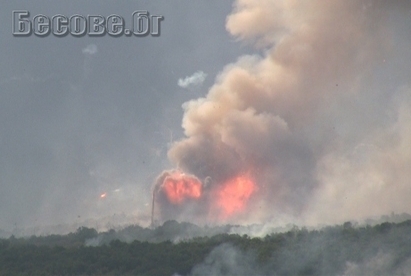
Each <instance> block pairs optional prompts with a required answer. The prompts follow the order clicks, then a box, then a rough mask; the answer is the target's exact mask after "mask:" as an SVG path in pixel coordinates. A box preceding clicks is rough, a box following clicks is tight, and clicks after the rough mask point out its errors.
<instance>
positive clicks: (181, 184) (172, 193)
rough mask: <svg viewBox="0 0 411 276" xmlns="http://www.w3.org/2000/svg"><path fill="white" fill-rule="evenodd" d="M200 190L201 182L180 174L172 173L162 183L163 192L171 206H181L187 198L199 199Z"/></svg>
mask: <svg viewBox="0 0 411 276" xmlns="http://www.w3.org/2000/svg"><path fill="white" fill-rule="evenodd" d="M201 189H202V186H201V182H200V181H199V180H198V179H197V178H196V177H194V176H189V175H186V174H184V173H181V172H174V173H172V174H171V175H169V176H167V177H166V178H165V179H164V182H163V190H164V192H165V194H166V195H167V198H168V200H169V201H170V202H171V203H173V204H181V203H182V202H183V201H185V199H187V198H193V199H197V198H200V197H201V192H202V191H201Z"/></svg>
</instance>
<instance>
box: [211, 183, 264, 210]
mask: <svg viewBox="0 0 411 276" xmlns="http://www.w3.org/2000/svg"><path fill="white" fill-rule="evenodd" d="M256 189H257V187H256V185H255V183H254V181H253V180H252V179H251V178H250V177H249V175H240V176H237V177H234V178H232V179H229V180H228V181H226V182H225V183H224V184H223V185H222V187H221V188H220V189H219V190H218V191H217V205H218V207H219V208H221V209H222V213H221V217H222V218H227V217H229V216H231V215H233V214H235V213H238V212H240V211H242V210H244V209H245V207H246V204H247V202H248V199H249V198H250V196H251V195H252V194H253V192H254V191H255V190H256Z"/></svg>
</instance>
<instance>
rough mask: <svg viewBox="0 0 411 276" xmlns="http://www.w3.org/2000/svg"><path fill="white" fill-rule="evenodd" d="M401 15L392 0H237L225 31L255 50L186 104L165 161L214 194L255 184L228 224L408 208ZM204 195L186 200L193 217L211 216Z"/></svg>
mask: <svg viewBox="0 0 411 276" xmlns="http://www.w3.org/2000/svg"><path fill="white" fill-rule="evenodd" d="M409 11H411V3H410V2H409V1H399V0H398V1H390V2H387V1H381V0H363V1H358V0H348V1H347V0H332V1H322V0H314V1H289V0H287V1H286V0H283V1H274V0H262V1H254V0H237V1H236V2H235V4H234V10H233V13H232V14H230V15H229V16H228V17H227V24H226V27H227V30H228V31H229V32H230V33H231V34H232V35H233V36H235V37H237V38H238V39H239V40H244V41H247V42H250V43H252V44H253V45H254V46H255V47H256V49H257V50H258V51H260V52H262V54H261V55H260V54H255V55H249V56H243V57H240V58H239V59H238V61H237V62H235V63H233V64H230V65H228V66H226V68H225V69H224V70H223V71H222V72H221V74H220V75H219V76H218V77H217V79H216V82H215V84H214V85H213V86H212V87H211V89H210V90H209V92H208V94H207V95H206V96H205V97H204V98H200V99H197V100H192V101H190V102H187V103H185V104H184V105H183V107H184V111H185V113H184V118H183V124H182V126H183V128H184V131H185V135H186V138H185V139H183V140H181V141H178V142H176V143H174V144H173V145H172V147H171V148H170V150H169V152H168V156H169V158H170V160H171V161H172V162H173V163H174V164H175V165H176V166H177V167H178V168H179V169H180V170H182V171H184V172H186V173H189V174H193V175H195V176H196V177H198V179H200V180H204V179H206V178H207V179H209V180H210V181H209V183H208V184H209V185H210V188H209V189H210V190H211V191H213V190H215V191H218V190H219V189H226V188H225V187H226V186H224V185H226V184H224V183H227V181H230V179H235V178H236V177H238V176H243V175H247V176H249V177H250V179H252V181H253V183H255V185H256V187H254V188H253V189H251V190H252V191H251V194H248V195H247V196H249V197H246V198H242V199H241V200H242V201H241V203H243V204H244V205H245V207H244V208H238V210H239V211H238V212H237V213H236V212H233V213H234V214H235V216H220V218H223V219H225V220H230V219H233V220H235V221H247V222H255V221H260V222H261V221H267V220H272V219H274V218H276V217H278V216H279V215H284V214H286V215H289V216H290V217H294V218H299V219H302V220H303V221H304V222H305V223H318V222H337V221H343V220H346V219H357V218H363V217H365V216H369V215H378V214H382V213H389V212H391V211H395V212H404V211H409V209H410V207H411V203H410V201H409V200H408V199H409V198H410V196H411V189H409V183H408V182H407V181H408V179H410V171H409V169H407V168H408V164H409V161H410V159H411V151H410V147H408V146H407V144H408V143H407V141H409V139H410V138H411V131H410V127H409V126H410V125H411V108H410V107H411V101H410V99H409V98H407V97H406V96H405V95H407V94H409V92H410V90H409V88H408V87H407V86H405V85H406V84H407V78H406V74H404V73H403V72H404V71H403V70H404V69H407V68H408V67H409V65H407V64H405V63H404V59H403V58H401V55H402V54H404V53H405V52H406V51H407V49H406V48H405V47H404V45H407V46H409V45H411V44H410V42H411V39H410V35H409V33H406V35H407V36H405V37H401V38H400V36H401V35H402V34H403V33H402V32H403V31H404V30H403V29H402V28H401V26H402V25H401V24H403V23H402V20H406V17H405V16H406V14H407V13H408V12H409ZM394 39H395V40H398V39H399V41H401V43H399V44H394V43H392V41H393V40H394ZM407 43H408V44H407ZM408 69H409V68H408ZM387 72H390V74H391V75H390V76H387V75H386V73H387ZM388 78H394V79H395V81H394V82H393V81H392V80H391V84H392V85H390V86H389V85H386V82H387V81H388ZM393 83H395V84H393ZM202 182H204V181H202ZM158 185H161V183H160V184H158ZM158 185H157V187H158ZM203 185H204V183H203ZM237 188H239V187H237ZM216 193H217V194H219V192H216ZM210 198H213V197H210ZM163 199H164V200H163V201H161V200H158V202H157V203H158V204H159V207H160V208H164V207H166V206H168V205H169V202H168V203H167V204H166V203H165V202H166V201H167V199H166V198H163ZM210 200H211V202H210ZM210 200H208V199H203V200H199V201H194V202H195V204H196V206H197V208H198V209H196V210H200V211H196V215H197V217H198V216H200V217H201V216H202V217H203V218H209V217H210V214H211V216H212V215H213V211H212V210H210V208H211V209H212V208H213V207H212V206H213V205H214V204H215V203H213V202H212V200H213V199H210ZM227 201H230V199H227ZM234 201H235V200H234ZM375 202H378V206H377V205H375ZM237 203H238V202H235V204H237ZM198 206H199V207H198ZM210 206H211V207H210ZM169 210H170V209H169ZM179 212H180V211H179ZM179 212H176V213H172V212H171V211H169V212H168V214H167V218H172V217H173V216H174V217H175V216H177V213H179ZM179 214H180V213H179ZM163 218H166V217H163Z"/></svg>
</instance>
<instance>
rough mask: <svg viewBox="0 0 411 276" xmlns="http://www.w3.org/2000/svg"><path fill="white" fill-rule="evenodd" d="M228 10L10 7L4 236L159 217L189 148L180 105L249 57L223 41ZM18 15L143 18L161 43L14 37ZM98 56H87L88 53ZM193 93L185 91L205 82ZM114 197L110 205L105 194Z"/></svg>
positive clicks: (1, 56) (173, 5)
mask: <svg viewBox="0 0 411 276" xmlns="http://www.w3.org/2000/svg"><path fill="white" fill-rule="evenodd" d="M231 5H232V3H231V2H230V1H217V0H215V1H182V0H173V1H163V0H159V1H121V2H115V3H114V2H112V1H105V2H99V3H98V4H97V3H96V2H92V1H69V2H67V1H36V2H32V1H13V2H10V1H4V2H3V3H2V7H1V9H0V13H1V16H0V20H1V26H2V27H0V49H1V50H0V61H1V62H0V64H1V66H0V98H1V101H0V116H1V121H0V126H1V127H0V129H1V131H0V164H1V165H0V228H6V229H9V228H11V227H14V226H15V225H17V227H25V226H32V225H33V224H56V223H60V222H71V221H75V220H77V219H78V216H79V215H80V216H81V217H82V218H89V217H91V218H99V217H104V216H107V215H113V214H114V213H117V214H118V213H122V212H124V213H125V214H127V215H136V214H141V213H145V212H146V211H149V209H150V208H149V207H148V206H146V204H147V203H149V202H150V197H151V192H150V191H151V186H152V183H153V181H154V179H155V177H156V175H157V174H159V173H160V172H161V170H162V169H163V168H165V167H167V168H168V167H170V165H169V163H168V160H167V156H166V152H167V148H168V146H169V143H171V142H172V141H175V140H176V139H179V138H181V137H182V128H181V119H182V115H183V110H182V108H181V106H182V104H183V103H184V102H185V101H187V100H189V99H192V98H197V97H199V96H200V95H204V94H205V93H206V91H207V87H209V86H210V85H211V84H212V83H213V81H214V78H215V76H216V74H217V73H218V72H219V71H220V70H221V68H223V66H224V65H225V64H227V63H229V62H232V61H234V60H235V59H236V57H237V56H239V55H240V54H241V53H244V52H245V51H246V50H247V49H246V47H245V46H244V45H242V44H241V43H236V42H235V39H234V38H233V37H230V36H229V34H228V33H227V32H226V31H225V17H226V16H227V14H228V13H229V12H230V10H231ZM13 10H28V11H30V13H31V17H33V16H34V15H36V14H44V15H47V16H50V17H51V16H53V15H55V14H63V15H67V16H71V15H73V14H81V15H88V14H93V15H94V14H98V15H104V16H108V15H110V14H117V15H120V16H123V17H124V18H125V19H126V20H128V21H129V20H131V19H130V18H131V14H132V12H133V11H135V10H148V11H149V12H150V13H151V14H155V15H162V16H164V21H162V22H161V35H160V37H150V36H148V37H135V36H132V37H125V36H123V37H117V38H113V37H109V36H108V35H107V36H105V37H97V38H90V37H88V36H84V37H81V38H74V37H72V36H70V35H69V36H67V37H64V38H56V37H55V36H53V35H50V36H48V37H45V38H39V37H36V36H34V35H32V36H29V37H14V36H13V35H12V32H11V29H12V28H11V22H12V20H11V18H12V11H13ZM87 49H88V50H87ZM198 71H203V74H207V77H206V78H205V80H204V82H203V83H202V84H201V83H198V84H197V85H193V86H192V87H188V88H187V87H180V86H178V81H179V79H182V80H184V78H186V77H187V76H191V75H193V74H194V73H195V72H198ZM103 192H107V197H106V198H105V200H104V201H102V200H100V194H102V193H103Z"/></svg>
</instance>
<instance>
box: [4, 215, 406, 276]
mask: <svg viewBox="0 0 411 276" xmlns="http://www.w3.org/2000/svg"><path fill="white" fill-rule="evenodd" d="M235 227H236V226H230V225H226V226H220V227H217V228H214V229H207V228H201V227H198V226H196V225H192V224H189V223H177V222H175V221H168V222H166V223H165V224H164V225H162V226H159V227H157V228H155V229H148V228H142V227H138V226H134V227H130V228H128V229H127V228H126V229H124V230H122V231H117V232H116V231H114V230H111V231H108V232H105V233H97V231H96V230H94V229H92V228H86V227H82V228H79V229H78V230H77V231H76V232H74V233H70V234H68V235H50V236H43V237H35V236H32V237H27V238H15V237H14V236H12V237H10V238H8V239H1V240H0V274H4V275H15V274H23V275H24V274H28V275H56V274H57V275H216V276H217V275H409V273H410V271H411V239H410V233H411V221H410V220H407V221H404V222H401V223H389V222H385V223H382V224H377V225H375V226H370V225H364V226H355V225H354V224H353V223H351V222H346V223H344V224H342V225H336V226H328V227H325V228H321V229H316V230H307V229H306V228H298V227H296V226H294V227H292V228H291V229H290V230H288V231H284V232H279V233H268V234H266V235H265V236H263V237H260V238H258V237H250V236H248V235H239V234H228V232H229V231H231V230H232V229H233V228H235ZM237 227H238V226H237ZM190 231H192V233H191V234H193V233H194V232H197V234H198V236H197V237H194V238H187V239H180V240H179V241H177V240H174V242H171V241H170V239H175V238H176V237H178V236H179V237H182V236H184V235H187V234H188V232H190ZM213 231H214V233H217V232H219V234H215V235H210V236H204V233H209V234H210V233H212V232H213ZM127 234H128V235H129V237H131V236H134V237H137V236H138V237H139V239H129V240H128V242H127V243H126V242H122V241H120V240H118V239H109V240H106V242H104V243H102V245H99V246H95V245H92V244H91V243H92V242H90V241H93V240H94V239H96V238H98V237H99V235H103V236H105V237H106V238H110V237H111V238H113V237H114V238H115V237H123V238H124V237H125V236H126V235H127ZM187 237H188V236H187ZM147 240H150V241H151V242H148V241H147ZM94 241H95V240H94Z"/></svg>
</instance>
